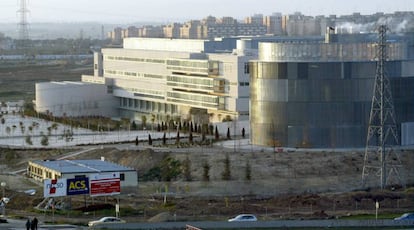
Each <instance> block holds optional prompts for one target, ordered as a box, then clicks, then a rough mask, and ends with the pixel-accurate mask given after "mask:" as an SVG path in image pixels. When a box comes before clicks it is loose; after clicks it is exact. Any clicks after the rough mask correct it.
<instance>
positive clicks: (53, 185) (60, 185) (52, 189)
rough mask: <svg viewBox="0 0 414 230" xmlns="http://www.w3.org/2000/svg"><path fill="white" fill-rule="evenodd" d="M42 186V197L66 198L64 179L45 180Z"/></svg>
mask: <svg viewBox="0 0 414 230" xmlns="http://www.w3.org/2000/svg"><path fill="white" fill-rule="evenodd" d="M43 185H44V186H43V197H59V196H66V192H67V191H66V178H63V179H53V180H51V179H45V180H44V181H43Z"/></svg>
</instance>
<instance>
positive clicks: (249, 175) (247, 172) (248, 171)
mask: <svg viewBox="0 0 414 230" xmlns="http://www.w3.org/2000/svg"><path fill="white" fill-rule="evenodd" d="M244 179H245V180H247V181H250V180H251V179H252V168H251V166H250V163H249V161H246V168H245V175H244Z"/></svg>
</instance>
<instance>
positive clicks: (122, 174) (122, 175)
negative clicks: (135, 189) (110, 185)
mask: <svg viewBox="0 0 414 230" xmlns="http://www.w3.org/2000/svg"><path fill="white" fill-rule="evenodd" d="M119 179H120V180H121V181H124V180H125V173H121V174H119Z"/></svg>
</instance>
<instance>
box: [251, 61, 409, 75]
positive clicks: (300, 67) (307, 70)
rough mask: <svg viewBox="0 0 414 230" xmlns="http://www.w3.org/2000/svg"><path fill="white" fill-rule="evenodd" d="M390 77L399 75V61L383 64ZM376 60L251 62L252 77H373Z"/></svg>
mask: <svg viewBox="0 0 414 230" xmlns="http://www.w3.org/2000/svg"><path fill="white" fill-rule="evenodd" d="M385 69H386V74H387V75H388V76H390V77H395V76H401V72H402V66H401V62H399V61H389V62H387V63H386V66H385ZM375 74H376V62H309V63H293V62H292V63H286V62H252V65H251V76H252V77H253V78H273V79H352V78H373V77H374V76H375Z"/></svg>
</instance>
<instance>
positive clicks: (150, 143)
mask: <svg viewBox="0 0 414 230" xmlns="http://www.w3.org/2000/svg"><path fill="white" fill-rule="evenodd" d="M148 144H149V145H152V138H151V134H148Z"/></svg>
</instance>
